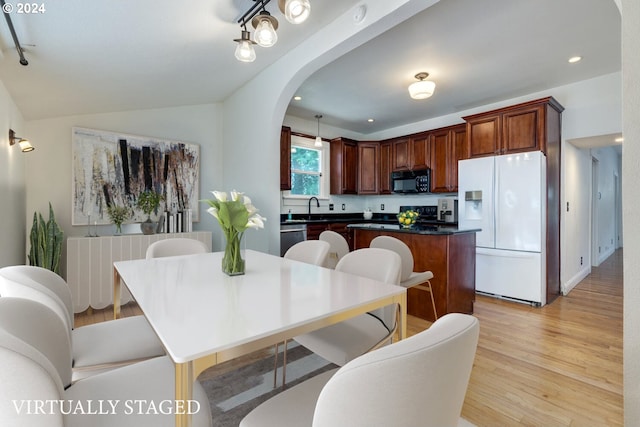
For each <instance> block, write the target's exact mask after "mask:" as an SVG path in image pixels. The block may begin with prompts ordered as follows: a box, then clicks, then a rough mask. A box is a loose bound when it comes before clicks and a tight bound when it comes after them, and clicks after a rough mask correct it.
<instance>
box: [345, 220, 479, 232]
mask: <svg viewBox="0 0 640 427" xmlns="http://www.w3.org/2000/svg"><path fill="white" fill-rule="evenodd" d="M348 227H349V228H356V229H362V230H385V231H393V232H399V233H412V234H462V233H477V232H478V231H481V230H480V229H479V228H473V229H466V230H465V229H459V228H458V226H457V225H453V226H451V225H423V224H420V225H418V224H414V225H413V226H411V227H409V228H404V227H401V226H400V225H399V224H380V223H372V222H368V223H362V224H349V225H348Z"/></svg>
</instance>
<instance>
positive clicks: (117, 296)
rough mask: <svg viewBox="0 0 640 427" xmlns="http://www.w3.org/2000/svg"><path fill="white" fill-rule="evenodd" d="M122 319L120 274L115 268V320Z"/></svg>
mask: <svg viewBox="0 0 640 427" xmlns="http://www.w3.org/2000/svg"><path fill="white" fill-rule="evenodd" d="M118 317H120V274H118V270H116V269H115V267H114V268H113V318H114V319H117V318H118Z"/></svg>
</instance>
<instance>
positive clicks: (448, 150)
mask: <svg viewBox="0 0 640 427" xmlns="http://www.w3.org/2000/svg"><path fill="white" fill-rule="evenodd" d="M466 129H467V128H466V125H465V124H460V125H456V126H450V127H446V128H442V129H437V130H434V131H432V132H430V145H431V147H430V152H431V161H430V164H431V192H433V193H452V192H456V191H458V160H462V159H466V158H468V155H467V150H466V144H467V138H466Z"/></svg>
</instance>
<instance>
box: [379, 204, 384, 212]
mask: <svg viewBox="0 0 640 427" xmlns="http://www.w3.org/2000/svg"><path fill="white" fill-rule="evenodd" d="M380 210H381V211H383V210H384V203H380Z"/></svg>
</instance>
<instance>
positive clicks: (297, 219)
mask: <svg viewBox="0 0 640 427" xmlns="http://www.w3.org/2000/svg"><path fill="white" fill-rule="evenodd" d="M396 215H397V214H396V213H388V214H381V213H374V214H373V217H372V218H371V219H364V217H363V215H362V213H351V214H312V215H311V217H308V216H307V215H300V214H294V215H293V216H292V219H287V215H286V214H281V215H280V224H328V223H334V222H346V223H349V224H371V223H375V224H384V225H398V218H397V217H396ZM424 223H425V224H428V225H436V226H447V227H451V226H452V227H457V226H458V224H456V223H445V222H443V221H425V222H424Z"/></svg>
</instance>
